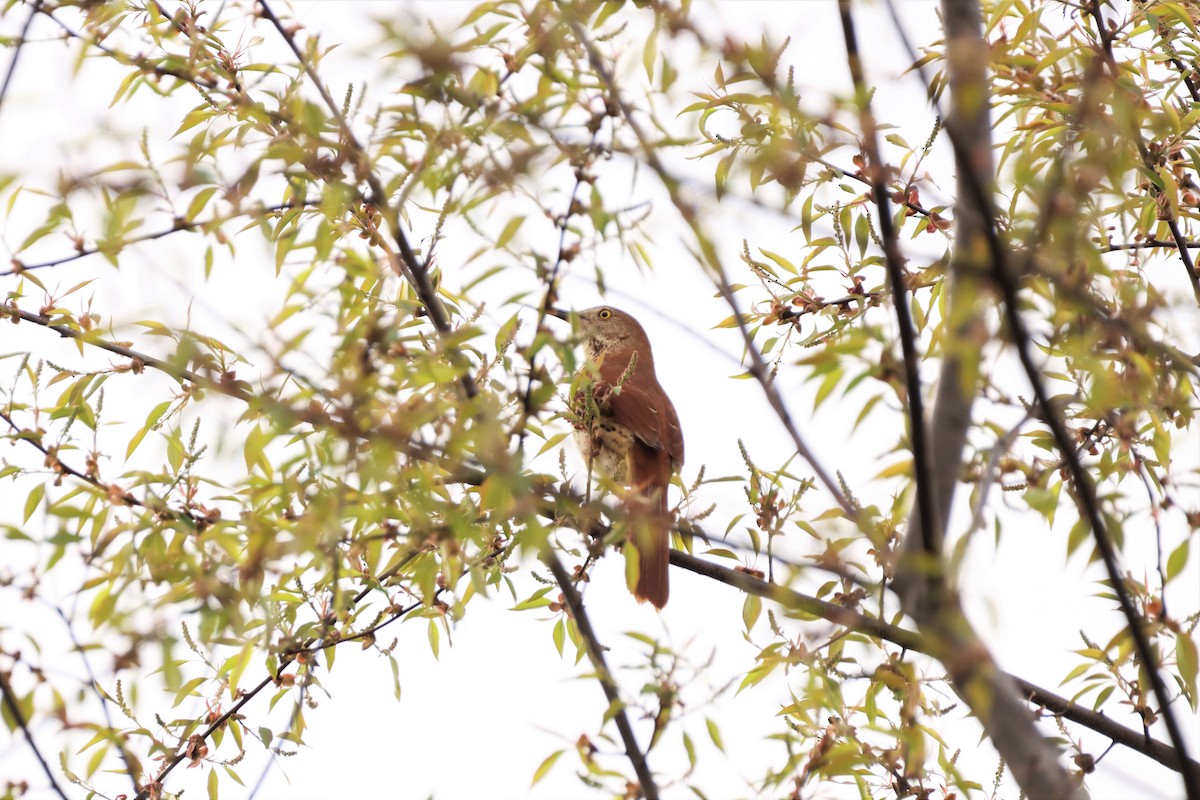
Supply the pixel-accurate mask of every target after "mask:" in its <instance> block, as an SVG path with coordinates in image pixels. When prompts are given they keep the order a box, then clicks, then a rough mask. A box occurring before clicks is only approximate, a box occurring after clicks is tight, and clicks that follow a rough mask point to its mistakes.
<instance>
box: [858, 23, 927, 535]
mask: <svg viewBox="0 0 1200 800" xmlns="http://www.w3.org/2000/svg"><path fill="white" fill-rule="evenodd" d="M838 11H839V14H840V16H841V20H842V34H843V37H844V39H845V42H846V61H847V62H848V64H849V66H850V77H851V79H852V80H853V81H854V91H855V94H856V95H857V98H856V99H857V101H858V103H859V115H860V119H861V122H862V128H863V142H864V144H865V146H866V150H867V158H868V160H869V162H868V164H867V170H868V174H869V175H870V182H871V190H872V193H873V194H874V195H875V207H876V208H878V209H879V229H880V232H881V233H882V235H883V252H884V263H885V266H886V268H887V276H888V282H889V283H890V284H891V285H892V306H893V307H894V308H895V311H896V323H897V326H898V328H899V333H900V350H901V352H902V354H903V356H904V380H905V385H906V389H907V392H906V393H907V398H906V399H907V400H908V422H909V430H910V432H911V439H912V442H911V448H912V455H913V467H914V475H913V478H914V480H915V481H916V486H917V515H918V517H919V519H920V521H921V542H922V544H923V545H924V549H925V553H926V554H927V555H929V556H935V557H936V556H938V555H939V554H940V552H941V541H942V530H941V527H940V521H939V519H938V516H939V514H938V513H937V507H936V506H935V505H934V500H933V486H932V482H933V471H932V467H933V465H932V464H931V463H930V457H929V450H928V447H929V439H928V437H927V436H926V434H925V400H924V397H923V396H922V392H921V372H920V361H919V356H918V355H917V345H916V329H915V326H914V325H913V320H912V312H911V310H910V309H909V307H908V290H907V287H906V286H905V283H904V255H903V253H901V252H900V243H899V240H898V239H897V236H896V227H895V225H894V224H893V221H892V212H891V207H890V205H889V203H888V194H887V187H886V185H885V180H884V178H885V176H886V174H887V166H886V165H885V164H884V163H883V159H882V158H881V156H880V151H879V135H878V130H877V126H876V123H875V115H874V114H872V113H871V106H870V100H869V94H868V89H867V82H866V78H865V76H864V74H863V66H862V59H861V57H860V56H859V50H858V36H857V34H856V32H855V29H854V18H853V16H852V15H851V11H850V0H840V2H839V3H838Z"/></svg>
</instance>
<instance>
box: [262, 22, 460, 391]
mask: <svg viewBox="0 0 1200 800" xmlns="http://www.w3.org/2000/svg"><path fill="white" fill-rule="evenodd" d="M258 6H259V8H260V9H262V15H263V17H265V18H266V19H267V20H268V21H269V22H270V23H271V25H272V26H273V27H274V28H275V30H276V32H278V33H279V35H280V36H281V37H282V38H283V40H284V42H286V43H287V46H288V48H289V49H291V51H292V54H293V55H295V56H296V59H297V62H298V63H299V64H300V67H301V68H302V69H303V70H304V73H305V74H306V75H307V76H308V78H309V80H310V81H312V83H313V86H314V87H315V88H316V90H317V92H318V94H320V95H321V100H322V102H324V103H325V106H326V108H328V109H329V113H330V114H331V115H332V116H333V118H334V119H335V120H336V121H337V124H338V129H339V132H340V134H341V136H342V139H343V142H344V144H345V147H346V150H347V151H348V154H349V155H350V157H351V158H352V159H353V161H354V164H355V172H356V174H358V175H359V176H360V177H361V179H363V180H365V181H366V183H367V185H368V186H370V188H371V194H372V197H371V202H372V203H374V204H375V205H376V206H377V207H379V208H380V209H381V210H382V211H383V212H384V217H385V219H387V221H388V225H389V226H390V227H391V229H392V235H393V237H394V238H395V240H396V246H397V248H398V249H399V251H400V261H399V263H396V262H395V260H394V259H393V263H396V266H397V267H398V268H399V269H400V271H401V272H402V274H403V275H404V277H405V278H407V279H408V281H409V283H411V284H412V286H413V288H414V289H415V290H416V292H417V296H418V297H419V298H420V299H421V302H422V303H423V304H424V305H425V310H426V313H427V314H428V315H429V319H430V321H431V322H433V326H434V328H436V329H437V332H438V335H439V336H441V337H443V338H445V337H447V336H449V334H450V332H451V328H450V321H449V317H448V316H447V314H446V307H445V305H444V304H443V303H442V300H441V298H440V297H439V296H438V292H437V289H436V288H435V287H434V285H433V280H432V278H431V277H430V275H429V264H428V262H426V261H424V260H422V259H419V258H417V256H416V253H415V252H414V251H413V249H412V245H411V244H410V243H409V241H408V236H407V235H406V234H405V232H404V227H403V225H402V224H401V222H400V211H399V209H398V208H396V207H395V205H394V204H393V203H392V202H390V200H389V198H388V194H387V192H386V190H385V189H384V186H383V182H382V181H380V179H379V175H378V174H377V173H376V171H375V168H374V165H373V164H372V163H371V162H370V159H369V158H368V157H367V153H366V150H365V149H364V148H363V146H362V144H360V143H359V141H358V139H357V138H356V137H355V136H354V133H353V131H351V130H350V123H349V122H348V121H347V120H346V115H345V114H343V113H342V108H341V106H339V105H338V103H337V101H336V100H334V99H333V95H331V94H330V93H329V89H328V88H327V87H326V86H325V84H324V83H323V82H322V81H321V78H320V76H319V75H318V74H317V70H316V68H315V67H313V65H312V63H311V62H310V61H309V59H308V57H307V56H305V55H304V52H303V51H302V50H301V49H300V46H299V45H298V44H296V36H295V34H294V33H293V32H292V31H291V30H290V29H288V28H287V27H286V26H285V25H284V24H283V23H282V22H281V21H280V19H279V17H277V16H276V15H275V12H274V11H272V10H271V6H270V5H269V4H268V3H267V0H258ZM459 382H460V383H461V384H462V388H463V393H464V394H465V395H466V396H467V397H468V398H472V397H475V395H477V394H478V393H479V389H478V387H477V386H476V385H475V378H474V377H473V376H472V375H471V373H470V372H463V374H462V375H461V376H460V378H459Z"/></svg>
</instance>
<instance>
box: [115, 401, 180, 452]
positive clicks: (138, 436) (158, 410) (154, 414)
mask: <svg viewBox="0 0 1200 800" xmlns="http://www.w3.org/2000/svg"><path fill="white" fill-rule="evenodd" d="M172 402H174V401H172V400H164V401H163V402H161V403H159V404H158V405H156V406H155V407H154V408H153V410H151V412H150V415H149V416H147V417H146V422H145V424H144V425H142V428H141V430H139V431H138V432H137V433H135V434H134V435H133V438H132V439H130V440H129V446H128V447H127V448H125V458H129V457H130V456H131V455H133V451H134V450H137V448H138V445H139V444H141V443H142V440H143V439H145V438H146V434H147V433H149V432H150V429H151V428H153V427H154V426H155V425H157V424H158V421H159V420H160V419H162V415H163V414H165V413H167V409H168V408H170V407H171V403H172Z"/></svg>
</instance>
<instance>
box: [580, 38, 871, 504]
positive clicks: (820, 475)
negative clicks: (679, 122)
mask: <svg viewBox="0 0 1200 800" xmlns="http://www.w3.org/2000/svg"><path fill="white" fill-rule="evenodd" d="M568 24H569V25H570V27H571V30H572V32H573V33H574V35H575V38H576V39H577V40H578V41H579V42H580V43H581V44H583V46H584V48H585V49H586V51H587V54H588V61H589V62H590V63H591V65H592V68H593V69H595V70H596V73H597V75H599V76H600V79H601V80H602V81H603V82H604V85H605V87H606V88H607V89H608V92H609V94H610V96H611V98H612V100H613V102H615V103H616V104H617V107H618V108H619V109H620V110H621V116H622V117H623V118H624V119H625V121H626V123H627V124H628V125H629V128H630V130H632V131H633V133H634V136H635V137H636V138H637V140H638V144H639V146H640V147H641V150H642V153H643V155H644V156H645V159H646V164H647V165H648V166H649V167H650V168H651V169H652V170H654V172H655V174H656V175H657V176H658V179H659V181H660V182H661V183H662V185H663V188H665V189H666V190H667V192H668V194H669V195H670V197H671V203H672V204H673V205H674V206H675V208H676V209H677V210H678V211H679V213H680V216H682V217H683V219H684V222H686V223H687V224H688V226H689V227H690V228H691V230H692V233H693V235H695V236H696V238H697V241H698V242H699V244H700V248H701V250H702V252H703V256H704V257H705V259H706V260H707V261H708V262H709V264H710V266H711V267H712V271H713V276H714V278H715V280H716V282H717V290H718V292H720V294H721V297H722V299H724V300H725V302H726V303H727V304H728V305H729V307H730V309H731V310H732V311H733V316H734V320H735V321H736V323H737V328H738V332H739V333H740V334H741V336H742V341H743V342H744V343H745V346H746V354H747V356H748V357H749V359H750V367H749V369H748V371H749V373H750V374H751V375H752V376H753V377H754V378H755V380H757V381H758V383H759V385H760V386H761V387H762V390H763V393H764V394H765V395H766V397H767V402H768V403H770V405H771V409H772V410H773V411H774V412H775V415H776V416H777V417H778V418H779V421H780V422H781V423H783V426H784V429H785V430H786V431H787V432H788V436H789V437H790V438H791V440H792V443H793V444H794V445H795V447H796V452H797V453H799V455H800V457H801V458H803V459H804V460H805V461H806V462H808V465H809V466H810V467H812V470H813V474H814V475H816V477H817V480H819V481H820V482H821V484H822V485H823V486H824V487H825V490H826V491H828V492H829V493H830V494H831V495H832V496H833V498H834V501H835V502H836V503H837V505H838V507H839V508H841V509H842V511H843V512H845V514H846V516H847V518H848V519H851V520H855V521H857V520H858V518H859V510H858V509H857V508H856V507H855V506H854V504H853V503H851V502H850V500H849V498H847V497H846V495H845V494H844V493H843V492H842V490H841V488H840V487H839V485H838V483H837V482H836V481H835V480H834V479H833V476H832V475H830V473H829V472H828V471H827V470H826V469H825V467H824V466H823V465H822V464H821V462H820V460H819V459H818V458H817V456H816V454H815V453H814V452H813V450H812V448H810V447H809V446H808V443H807V442H806V441H805V440H804V437H803V436H801V435H800V430H799V428H798V427H797V426H796V422H795V420H794V419H792V415H791V412H790V411H788V408H787V405H786V404H785V403H784V402H783V398H782V396H781V395H780V394H779V391H778V389H777V388H776V387H775V384H774V383H772V381H771V371H770V368H769V367H768V366H767V364H766V362H765V361H764V360H763V357H762V354H761V353H760V352H759V350H758V347H757V346H756V345H755V344H754V338H753V337H752V336H751V335H750V330H749V328H748V326H747V324H746V318H745V316H744V315H743V314H742V312H741V309H740V308H738V305H737V299H736V298H735V297H734V292H733V287H732V285H730V283H729V279H728V277H727V276H726V275H725V272H724V270H723V269H722V268H721V265H720V262H719V259H718V257H717V254H716V248H715V247H714V246H713V245H712V242H711V240H710V239H709V237H708V236H707V235H706V234H705V233H704V231H703V230H702V228H701V226H700V223H699V220H698V218H697V211H696V209H695V207H694V206H693V205H692V204H691V203H690V202H689V201H688V200H687V199H685V198H684V197H683V196H682V194H681V193H680V191H679V187H680V183H679V181H678V180H676V179H675V177H674V176H673V175H672V174H671V173H670V172H669V171H668V170H667V168H666V166H664V165H663V163H662V160H661V159H659V157H658V153H657V151H656V149H655V147H654V145H653V144H652V143H651V142H650V140H649V137H648V136H647V135H646V132H645V131H644V130H643V129H642V126H641V124H640V123H639V122H638V121H637V119H636V118H635V117H634V115H633V110H632V109H631V108H630V107H629V104H628V103H627V102H626V101H625V98H624V97H623V96H622V95H621V92H620V89H619V87H618V86H617V85H616V82H615V81H614V80H613V77H612V71H611V70H610V69H609V68H608V65H607V64H606V63H605V62H604V58H603V57H602V56H601V54H600V51H599V50H598V49H597V48H596V44H595V42H593V41H592V39H591V37H590V36H588V34H587V31H585V30H584V28H583V26H582V25H581V24H580V23H579V22H578V21H577V20H575V19H569V20H568Z"/></svg>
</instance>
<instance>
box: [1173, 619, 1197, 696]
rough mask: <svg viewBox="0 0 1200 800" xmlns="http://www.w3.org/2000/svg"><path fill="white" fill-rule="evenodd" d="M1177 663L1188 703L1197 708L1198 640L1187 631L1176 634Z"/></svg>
mask: <svg viewBox="0 0 1200 800" xmlns="http://www.w3.org/2000/svg"><path fill="white" fill-rule="evenodd" d="M1175 663H1176V665H1177V666H1178V667H1179V677H1180V678H1182V679H1183V685H1184V687H1185V689H1186V693H1187V698H1188V703H1190V704H1191V706H1192V710H1193V711H1195V710H1196V699H1197V697H1196V675H1197V671H1198V670H1200V657H1198V656H1197V653H1196V642H1195V640H1193V639H1192V637H1191V636H1189V635H1188V634H1187V632H1186V631H1179V632H1177V633H1176V634H1175Z"/></svg>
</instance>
